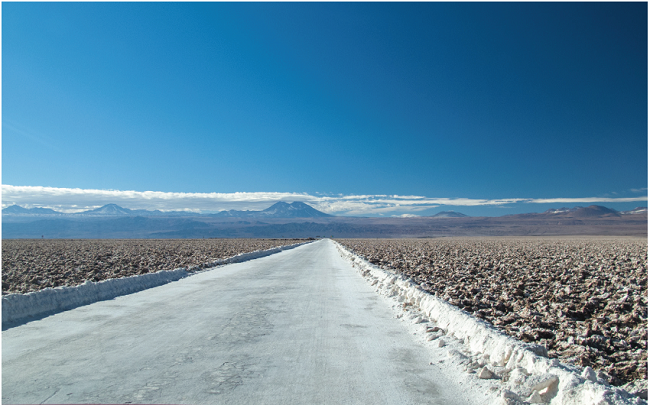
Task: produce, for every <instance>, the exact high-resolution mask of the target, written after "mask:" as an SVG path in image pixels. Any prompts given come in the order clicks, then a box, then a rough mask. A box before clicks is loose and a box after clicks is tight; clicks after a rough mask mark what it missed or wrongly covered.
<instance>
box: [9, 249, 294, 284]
mask: <svg viewBox="0 0 650 405" xmlns="http://www.w3.org/2000/svg"><path fill="white" fill-rule="evenodd" d="M304 241H305V240H304V239H155V240H153V239H77V240H62V239H54V240H50V239H45V240H41V239H9V240H3V241H2V294H3V295H4V294H11V293H28V292H33V291H39V290H42V289H44V288H47V287H61V286H66V285H67V286H74V285H79V284H83V283H84V282H85V281H93V282H96V281H102V280H108V279H113V278H118V277H128V276H134V275H140V274H147V273H154V272H157V271H160V270H173V269H176V268H180V267H185V268H188V269H190V270H191V269H200V268H203V267H207V266H209V265H210V264H211V263H213V262H215V261H217V260H219V259H225V258H228V257H232V256H235V255H238V254H242V253H249V252H253V251H256V250H266V249H271V248H274V247H278V246H286V245H291V244H295V243H299V242H304Z"/></svg>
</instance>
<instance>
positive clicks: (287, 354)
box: [2, 240, 476, 404]
mask: <svg viewBox="0 0 650 405" xmlns="http://www.w3.org/2000/svg"><path fill="white" fill-rule="evenodd" d="M429 361H430V360H429V354H428V352H427V349H426V348H425V347H424V346H423V345H421V344H418V343H417V342H416V341H415V339H414V337H413V336H412V335H410V334H409V333H408V332H407V331H406V328H405V327H404V325H403V323H402V322H400V321H399V320H398V319H395V316H394V312H393V309H392V308H390V306H389V305H388V304H387V303H386V302H385V301H384V299H383V298H382V297H380V296H378V295H377V293H375V292H374V290H373V288H372V287H371V286H370V285H368V284H367V282H366V281H365V280H363V278H362V277H361V276H360V275H359V274H358V273H357V271H356V270H355V269H353V268H352V267H351V266H350V264H349V263H348V262H346V261H344V260H343V259H342V258H341V257H340V256H339V254H338V252H337V250H336V248H335V246H334V243H333V242H331V241H329V240H321V241H318V242H315V243H311V244H308V245H304V246H301V247H298V248H296V249H293V250H289V251H284V252H281V253H278V254H275V255H272V256H268V257H265V258H261V259H256V260H252V261H249V262H245V263H239V264H232V265H228V266H224V267H220V268H216V269H214V270H210V271H206V272H203V273H200V274H197V275H194V276H191V277H188V278H185V279H182V280H180V281H176V282H172V283H169V284H166V285H164V286H160V287H156V288H152V289H149V290H145V291H141V292H138V293H135V294H131V295H127V296H122V297H118V298H115V299H113V300H109V301H102V302H97V303H94V304H91V305H87V306H84V307H80V308H76V309H74V310H71V311H66V312H62V313H59V314H56V315H53V316H50V317H47V318H44V319H41V320H38V321H34V322H30V323H26V324H24V325H21V326H18V327H15V328H11V329H8V330H6V331H4V332H3V333H2V401H3V403H33V404H40V403H59V404H63V403H149V404H151V403H158V404H162V403H165V404H214V403H220V404H316V403H318V404H408V403H412V404H427V403H431V404H468V403H475V398H476V397H475V396H474V394H472V393H470V392H468V391H467V389H464V388H463V386H462V385H460V383H456V382H454V381H453V380H452V379H451V378H450V377H447V376H445V373H444V370H443V369H441V368H440V367H439V366H437V365H430V364H429ZM465 388H467V387H465Z"/></svg>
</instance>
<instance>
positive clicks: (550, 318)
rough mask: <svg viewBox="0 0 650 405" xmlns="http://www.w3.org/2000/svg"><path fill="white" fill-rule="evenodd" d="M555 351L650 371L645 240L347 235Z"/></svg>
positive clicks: (606, 365)
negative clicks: (427, 237) (398, 237)
mask: <svg viewBox="0 0 650 405" xmlns="http://www.w3.org/2000/svg"><path fill="white" fill-rule="evenodd" d="M338 242H340V243H341V244H343V245H344V246H346V247H347V248H348V249H350V250H352V251H354V252H355V253H356V254H358V255H360V256H363V257H365V258H366V259H367V260H368V261H370V262H371V263H374V264H376V265H378V266H380V267H382V268H385V269H386V268H390V269H394V270H396V271H398V272H400V273H403V274H405V275H407V276H408V277H410V278H411V279H412V280H414V281H415V282H416V283H418V284H420V285H421V287H422V288H424V289H425V290H427V291H429V292H430V293H432V294H434V295H436V296H438V297H440V298H442V299H445V300H446V301H448V302H449V303H451V304H453V305H455V306H458V307H460V308H462V309H464V310H465V311H467V312H470V313H472V314H474V315H475V316H477V317H479V318H482V319H484V320H486V321H488V322H491V323H492V324H493V325H495V326H496V327H498V328H499V329H501V330H503V331H504V332H505V333H507V334H508V335H510V336H513V337H516V338H518V339H521V340H523V341H526V342H536V343H538V344H542V345H544V346H546V348H547V349H548V351H549V356H551V357H558V358H560V359H561V360H562V361H564V362H568V363H574V364H577V365H580V366H591V367H592V368H593V369H595V370H600V371H601V372H604V373H606V374H607V378H608V379H609V381H610V382H611V383H613V384H614V385H621V384H623V383H626V382H629V381H633V380H636V379H647V378H648V363H647V349H648V331H647V327H648V322H647V315H648V242H647V239H645V238H616V237H613V238H585V237H576V238H567V237H555V238H542V237H538V238H464V239H463V238H455V239H448V238H439V239H341V240H338Z"/></svg>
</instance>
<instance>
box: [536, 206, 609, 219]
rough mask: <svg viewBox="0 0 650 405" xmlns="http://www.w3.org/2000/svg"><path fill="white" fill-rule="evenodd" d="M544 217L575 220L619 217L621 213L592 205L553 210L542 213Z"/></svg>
mask: <svg viewBox="0 0 650 405" xmlns="http://www.w3.org/2000/svg"><path fill="white" fill-rule="evenodd" d="M542 215H563V216H571V217H573V218H586V217H602V216H619V215H620V214H619V212H618V211H616V210H613V209H611V208H607V207H603V206H600V205H590V206H588V207H573V208H564V207H563V208H551V209H549V210H546V211H544V212H543V213H542Z"/></svg>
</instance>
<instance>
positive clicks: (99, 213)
mask: <svg viewBox="0 0 650 405" xmlns="http://www.w3.org/2000/svg"><path fill="white" fill-rule="evenodd" d="M647 213H648V208H647V207H636V208H635V209H633V210H629V211H616V210H614V209H611V208H607V207H603V206H600V205H590V206H588V207H579V206H578V207H573V208H566V207H562V208H551V209H548V210H546V211H544V212H542V213H528V214H513V215H507V216H508V217H551V218H555V217H570V218H598V217H618V216H621V215H637V214H647ZM2 215H3V216H4V215H7V216H16V217H43V216H44V217H51V216H58V217H69V218H81V217H129V216H131V217H134V216H143V217H150V216H166V217H191V216H210V217H224V218H227V217H232V218H325V217H332V215H329V214H326V213H324V212H321V211H318V210H317V209H315V208H313V207H311V206H310V205H308V204H305V203H303V202H300V201H295V202H292V203H286V202H282V201H280V202H277V203H275V204H273V205H272V206H270V207H269V208H266V209H264V210H262V211H238V210H229V211H221V212H218V213H215V214H198V213H194V212H187V211H167V212H163V211H160V210H153V211H150V210H142V209H140V210H132V209H129V208H124V207H120V206H119V205H117V204H106V205H104V206H102V207H99V208H95V209H92V210H88V211H83V212H77V213H74V214H68V213H63V212H58V211H54V210H52V209H50V208H23V207H21V206H19V205H12V206H10V207H7V208H5V209H3V210H2ZM429 218H470V216H468V215H465V214H463V213H460V212H456V211H441V212H439V213H437V214H435V215H431V216H429Z"/></svg>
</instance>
